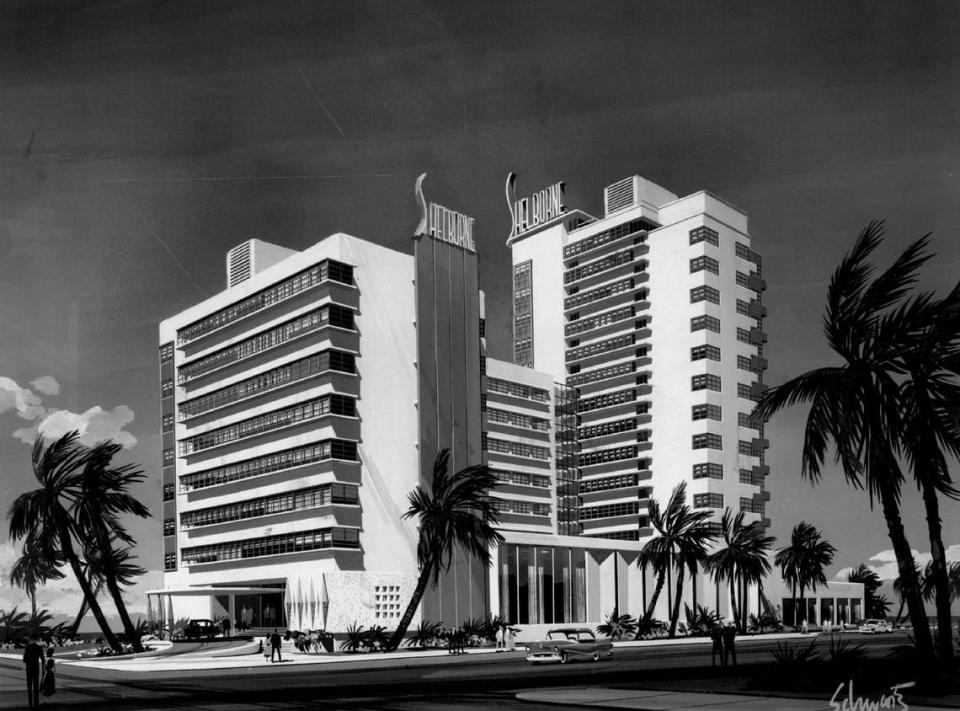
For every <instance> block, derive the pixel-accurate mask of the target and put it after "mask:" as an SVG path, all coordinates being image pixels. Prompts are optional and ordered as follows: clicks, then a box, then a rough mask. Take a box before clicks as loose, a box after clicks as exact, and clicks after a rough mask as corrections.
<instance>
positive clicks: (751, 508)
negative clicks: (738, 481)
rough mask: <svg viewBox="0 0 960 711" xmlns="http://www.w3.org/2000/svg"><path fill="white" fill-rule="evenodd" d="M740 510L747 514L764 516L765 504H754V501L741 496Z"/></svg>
mask: <svg viewBox="0 0 960 711" xmlns="http://www.w3.org/2000/svg"><path fill="white" fill-rule="evenodd" d="M740 510H741V511H743V512H745V513H756V514H760V515H761V516H763V503H762V502H759V501H758V502H756V503H754V501H753V499H751V498H747V497H746V496H741V497H740Z"/></svg>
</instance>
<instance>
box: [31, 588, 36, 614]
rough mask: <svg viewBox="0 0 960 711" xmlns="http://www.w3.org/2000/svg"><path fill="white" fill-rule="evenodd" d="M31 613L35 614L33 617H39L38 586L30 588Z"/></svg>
mask: <svg viewBox="0 0 960 711" xmlns="http://www.w3.org/2000/svg"><path fill="white" fill-rule="evenodd" d="M30 614H32V615H33V619H37V588H36V587H32V588H30Z"/></svg>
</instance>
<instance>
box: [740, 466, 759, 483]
mask: <svg viewBox="0 0 960 711" xmlns="http://www.w3.org/2000/svg"><path fill="white" fill-rule="evenodd" d="M740 483H741V484H753V485H754V486H763V476H762V475H758V474H754V473H753V469H741V470H740Z"/></svg>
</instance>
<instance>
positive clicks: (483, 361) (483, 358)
mask: <svg viewBox="0 0 960 711" xmlns="http://www.w3.org/2000/svg"><path fill="white" fill-rule="evenodd" d="M480 374H481V375H486V374H487V357H486V356H485V355H482V356H480Z"/></svg>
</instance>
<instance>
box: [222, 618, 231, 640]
mask: <svg viewBox="0 0 960 711" xmlns="http://www.w3.org/2000/svg"><path fill="white" fill-rule="evenodd" d="M229 636H230V615H225V616H224V618H223V638H224V639H226V638H227V637H229Z"/></svg>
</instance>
